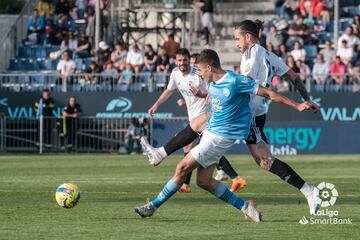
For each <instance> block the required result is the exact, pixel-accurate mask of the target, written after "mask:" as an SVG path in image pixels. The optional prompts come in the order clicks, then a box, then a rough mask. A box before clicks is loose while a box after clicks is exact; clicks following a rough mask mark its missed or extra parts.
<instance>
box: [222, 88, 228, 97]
mask: <svg viewBox="0 0 360 240" xmlns="http://www.w3.org/2000/svg"><path fill="white" fill-rule="evenodd" d="M223 94H224V96H225V97H228V96H229V95H230V90H229V89H228V88H224V89H223Z"/></svg>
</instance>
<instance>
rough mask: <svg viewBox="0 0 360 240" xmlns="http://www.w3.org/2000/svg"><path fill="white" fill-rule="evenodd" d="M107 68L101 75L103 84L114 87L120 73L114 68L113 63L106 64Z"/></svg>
mask: <svg viewBox="0 0 360 240" xmlns="http://www.w3.org/2000/svg"><path fill="white" fill-rule="evenodd" d="M105 66H106V67H105V70H104V71H103V72H102V74H101V75H102V76H103V83H105V84H106V85H109V86H113V85H114V84H116V81H117V79H118V73H119V72H118V70H117V69H116V68H115V67H114V63H113V62H112V61H109V62H108V63H106V64H105Z"/></svg>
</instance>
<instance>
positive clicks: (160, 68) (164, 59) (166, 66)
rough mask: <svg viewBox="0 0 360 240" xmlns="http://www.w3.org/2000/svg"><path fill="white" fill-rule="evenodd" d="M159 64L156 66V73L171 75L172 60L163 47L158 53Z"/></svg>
mask: <svg viewBox="0 0 360 240" xmlns="http://www.w3.org/2000/svg"><path fill="white" fill-rule="evenodd" d="M158 54H159V56H158V62H157V64H156V72H157V73H169V72H170V70H171V65H170V59H169V56H168V54H167V52H166V50H165V48H163V47H159V52H158Z"/></svg>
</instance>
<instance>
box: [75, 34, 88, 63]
mask: <svg viewBox="0 0 360 240" xmlns="http://www.w3.org/2000/svg"><path fill="white" fill-rule="evenodd" d="M75 56H76V57H78V58H88V57H90V56H91V44H90V42H89V38H88V37H87V36H86V35H85V34H84V33H81V34H80V39H79V42H78V47H77V48H76V49H75Z"/></svg>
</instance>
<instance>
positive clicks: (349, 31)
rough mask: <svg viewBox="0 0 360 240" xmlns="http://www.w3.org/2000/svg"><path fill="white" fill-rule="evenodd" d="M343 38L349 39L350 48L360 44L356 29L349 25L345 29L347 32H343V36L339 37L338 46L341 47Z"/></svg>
mask: <svg viewBox="0 0 360 240" xmlns="http://www.w3.org/2000/svg"><path fill="white" fill-rule="evenodd" d="M343 40H346V41H347V44H348V46H349V47H350V48H354V47H355V46H356V45H359V44H360V40H359V38H358V37H357V36H356V35H354V30H353V28H352V27H347V28H346V29H345V32H344V33H343V35H341V37H339V39H338V48H340V47H341V45H342V41H343Z"/></svg>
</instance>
